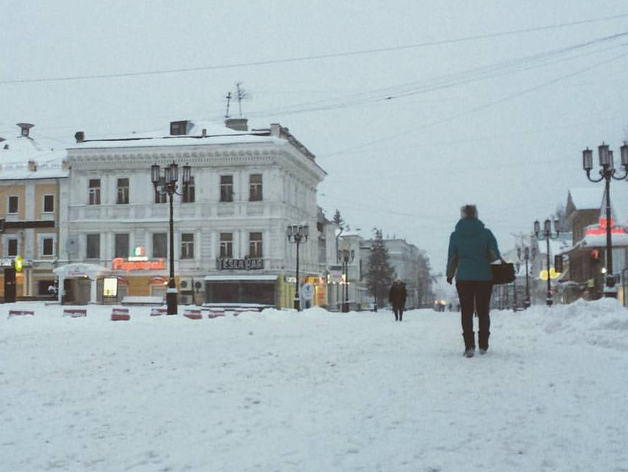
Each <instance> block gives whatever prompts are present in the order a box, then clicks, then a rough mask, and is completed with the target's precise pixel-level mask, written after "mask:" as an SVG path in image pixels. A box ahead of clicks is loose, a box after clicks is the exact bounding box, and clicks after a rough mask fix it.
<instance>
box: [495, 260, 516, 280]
mask: <svg viewBox="0 0 628 472" xmlns="http://www.w3.org/2000/svg"><path fill="white" fill-rule="evenodd" d="M491 273H492V275H493V285H503V284H510V283H512V282H514V281H515V266H514V264H513V263H512V262H506V261H505V260H503V259H502V260H501V261H500V263H499V264H491Z"/></svg>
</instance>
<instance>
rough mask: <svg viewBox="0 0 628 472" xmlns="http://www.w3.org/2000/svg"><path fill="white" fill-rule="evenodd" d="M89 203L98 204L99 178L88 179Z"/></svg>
mask: <svg viewBox="0 0 628 472" xmlns="http://www.w3.org/2000/svg"><path fill="white" fill-rule="evenodd" d="M89 204H90V205H100V179H89Z"/></svg>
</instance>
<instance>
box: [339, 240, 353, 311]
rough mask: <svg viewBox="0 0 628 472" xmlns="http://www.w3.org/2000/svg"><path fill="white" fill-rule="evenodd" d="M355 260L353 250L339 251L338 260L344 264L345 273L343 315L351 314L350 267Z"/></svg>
mask: <svg viewBox="0 0 628 472" xmlns="http://www.w3.org/2000/svg"><path fill="white" fill-rule="evenodd" d="M354 258H355V251H354V250H353V249H351V250H349V249H341V250H340V251H338V259H340V262H342V268H343V272H344V274H345V289H344V296H343V302H342V312H343V313H348V312H349V271H348V266H349V263H350V262H353V259H354Z"/></svg>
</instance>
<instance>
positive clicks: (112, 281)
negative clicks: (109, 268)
mask: <svg viewBox="0 0 628 472" xmlns="http://www.w3.org/2000/svg"><path fill="white" fill-rule="evenodd" d="M102 294H103V296H105V297H117V296H118V278H117V277H105V278H104V279H103V286H102Z"/></svg>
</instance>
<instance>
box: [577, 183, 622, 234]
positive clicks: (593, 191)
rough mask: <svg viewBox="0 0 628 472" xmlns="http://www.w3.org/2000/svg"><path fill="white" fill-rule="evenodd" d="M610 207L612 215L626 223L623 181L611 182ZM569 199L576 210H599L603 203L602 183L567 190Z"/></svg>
mask: <svg viewBox="0 0 628 472" xmlns="http://www.w3.org/2000/svg"><path fill="white" fill-rule="evenodd" d="M610 193H611V207H612V211H613V215H614V217H615V218H616V219H617V221H618V222H619V223H622V224H628V184H626V182H624V181H613V182H612V183H611V192H610ZM569 194H570V195H571V201H572V202H573V204H574V206H575V207H576V210H600V211H602V209H603V205H604V201H603V200H604V185H603V184H602V183H599V184H597V186H595V187H579V188H572V189H570V190H569Z"/></svg>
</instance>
